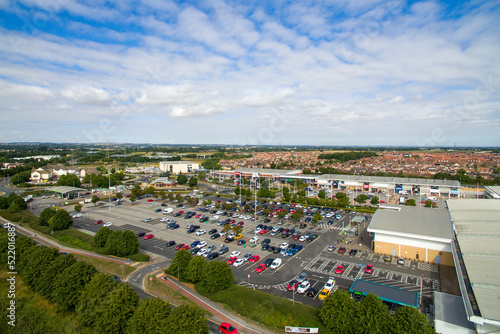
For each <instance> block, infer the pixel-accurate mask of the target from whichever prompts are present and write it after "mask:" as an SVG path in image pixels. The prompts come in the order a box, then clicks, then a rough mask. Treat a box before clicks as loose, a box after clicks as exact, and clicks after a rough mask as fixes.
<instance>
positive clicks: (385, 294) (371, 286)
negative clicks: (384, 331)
mask: <svg viewBox="0 0 500 334" xmlns="http://www.w3.org/2000/svg"><path fill="white" fill-rule="evenodd" d="M349 292H351V293H356V292H359V293H361V294H362V295H364V296H366V295H367V294H369V293H373V294H375V295H377V296H378V298H380V299H381V300H383V301H386V302H390V303H393V304H398V305H403V306H406V305H407V306H413V307H418V292H414V291H408V290H405V289H402V288H396V287H393V286H389V285H385V284H380V283H375V282H370V281H365V280H362V279H357V280H355V281H354V283H353V284H352V285H351V287H350V288H349Z"/></svg>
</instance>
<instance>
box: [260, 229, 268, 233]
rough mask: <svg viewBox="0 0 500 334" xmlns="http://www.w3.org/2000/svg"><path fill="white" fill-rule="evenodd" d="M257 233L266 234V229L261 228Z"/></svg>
mask: <svg viewBox="0 0 500 334" xmlns="http://www.w3.org/2000/svg"><path fill="white" fill-rule="evenodd" d="M259 233H260V234H266V233H267V230H264V229H262V230H260V232H259Z"/></svg>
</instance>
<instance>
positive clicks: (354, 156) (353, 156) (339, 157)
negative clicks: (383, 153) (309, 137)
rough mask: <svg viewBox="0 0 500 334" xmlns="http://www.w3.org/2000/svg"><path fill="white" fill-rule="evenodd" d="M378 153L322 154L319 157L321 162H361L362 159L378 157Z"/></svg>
mask: <svg viewBox="0 0 500 334" xmlns="http://www.w3.org/2000/svg"><path fill="white" fill-rule="evenodd" d="M376 156H377V153H375V152H371V151H361V152H337V153H322V154H320V155H319V156H318V159H321V160H336V161H338V162H340V163H343V162H347V161H352V160H359V159H361V158H369V157H376Z"/></svg>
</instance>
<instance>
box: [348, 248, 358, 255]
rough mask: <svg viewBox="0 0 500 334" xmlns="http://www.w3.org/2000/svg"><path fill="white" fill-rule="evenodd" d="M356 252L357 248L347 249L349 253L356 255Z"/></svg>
mask: <svg viewBox="0 0 500 334" xmlns="http://www.w3.org/2000/svg"><path fill="white" fill-rule="evenodd" d="M357 253H358V250H357V249H351V250H350V251H349V255H356V254H357Z"/></svg>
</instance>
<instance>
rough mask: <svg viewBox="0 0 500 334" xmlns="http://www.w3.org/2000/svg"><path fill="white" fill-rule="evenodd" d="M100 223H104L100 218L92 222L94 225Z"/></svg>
mask: <svg viewBox="0 0 500 334" xmlns="http://www.w3.org/2000/svg"><path fill="white" fill-rule="evenodd" d="M102 223H104V222H103V221H102V220H98V221H96V222H95V223H94V225H97V224H102Z"/></svg>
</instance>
